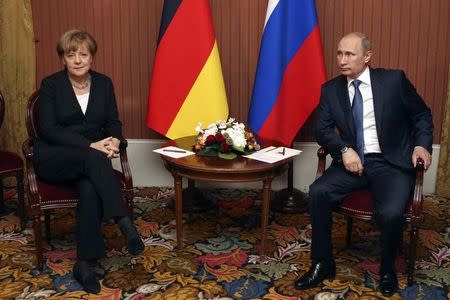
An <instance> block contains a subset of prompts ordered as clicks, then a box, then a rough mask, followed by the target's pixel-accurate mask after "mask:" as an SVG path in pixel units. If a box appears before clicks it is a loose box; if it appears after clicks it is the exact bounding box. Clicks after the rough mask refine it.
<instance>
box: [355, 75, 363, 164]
mask: <svg viewBox="0 0 450 300" xmlns="http://www.w3.org/2000/svg"><path fill="white" fill-rule="evenodd" d="M352 84H353V86H354V87H355V96H354V97H353V104H352V114H353V122H354V125H355V136H356V152H358V155H359V157H360V158H361V163H362V164H364V130H363V99H362V95H361V92H360V91H359V85H360V84H361V81H360V80H357V79H355V80H353V82H352Z"/></svg>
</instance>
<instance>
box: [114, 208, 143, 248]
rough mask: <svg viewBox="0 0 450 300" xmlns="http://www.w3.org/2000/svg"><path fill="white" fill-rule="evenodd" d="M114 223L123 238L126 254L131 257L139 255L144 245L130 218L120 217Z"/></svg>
mask: <svg viewBox="0 0 450 300" xmlns="http://www.w3.org/2000/svg"><path fill="white" fill-rule="evenodd" d="M116 223H117V225H119V228H120V231H121V232H122V235H123V236H124V238H125V243H126V244H127V248H128V252H129V253H130V254H131V255H138V254H141V253H142V252H143V251H144V249H145V245H144V243H143V242H142V240H141V237H140V236H139V233H138V232H137V230H136V226H134V224H133V222H132V221H131V220H130V218H129V217H128V216H124V217H120V218H118V219H117V220H116Z"/></svg>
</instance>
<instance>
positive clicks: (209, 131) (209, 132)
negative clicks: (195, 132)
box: [204, 123, 218, 138]
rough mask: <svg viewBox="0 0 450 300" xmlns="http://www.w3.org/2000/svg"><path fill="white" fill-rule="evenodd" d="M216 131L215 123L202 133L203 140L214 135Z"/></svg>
mask: <svg viewBox="0 0 450 300" xmlns="http://www.w3.org/2000/svg"><path fill="white" fill-rule="evenodd" d="M217 131H218V129H217V125H216V123H212V124H210V125H209V126H208V128H206V129H205V131H204V135H205V138H206V137H208V136H210V135H215V134H216V133H217Z"/></svg>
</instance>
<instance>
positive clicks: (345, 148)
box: [341, 146, 350, 154]
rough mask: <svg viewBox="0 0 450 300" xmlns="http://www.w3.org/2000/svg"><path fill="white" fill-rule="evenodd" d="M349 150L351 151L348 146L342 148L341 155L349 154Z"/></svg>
mask: <svg viewBox="0 0 450 300" xmlns="http://www.w3.org/2000/svg"><path fill="white" fill-rule="evenodd" d="M348 149H350V148H349V147H348V146H344V147H342V148H341V154H344V153H345V152H347V151H348Z"/></svg>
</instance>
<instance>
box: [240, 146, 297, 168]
mask: <svg viewBox="0 0 450 300" xmlns="http://www.w3.org/2000/svg"><path fill="white" fill-rule="evenodd" d="M301 152H302V151H301V150H297V149H292V148H288V147H275V146H270V147H267V148H264V149H261V150H259V151H257V152H255V153H252V154H250V155H245V156H244V157H247V158H250V159H256V160H259V161H263V162H267V163H271V164H272V163H275V162H277V161H280V160H283V159H286V158H289V157H292V156H296V155H299V154H300V153H301Z"/></svg>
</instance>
